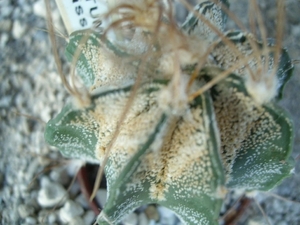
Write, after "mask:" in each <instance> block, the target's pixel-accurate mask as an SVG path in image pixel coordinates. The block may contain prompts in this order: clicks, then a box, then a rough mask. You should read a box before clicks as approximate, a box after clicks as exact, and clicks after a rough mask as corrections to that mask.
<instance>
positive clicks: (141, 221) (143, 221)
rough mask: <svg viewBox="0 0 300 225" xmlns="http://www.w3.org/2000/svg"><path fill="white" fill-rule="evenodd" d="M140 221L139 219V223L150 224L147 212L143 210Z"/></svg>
mask: <svg viewBox="0 0 300 225" xmlns="http://www.w3.org/2000/svg"><path fill="white" fill-rule="evenodd" d="M138 221H139V222H138V224H139V225H148V224H149V221H148V218H147V216H146V214H145V213H143V212H142V213H140V214H139V215H138Z"/></svg>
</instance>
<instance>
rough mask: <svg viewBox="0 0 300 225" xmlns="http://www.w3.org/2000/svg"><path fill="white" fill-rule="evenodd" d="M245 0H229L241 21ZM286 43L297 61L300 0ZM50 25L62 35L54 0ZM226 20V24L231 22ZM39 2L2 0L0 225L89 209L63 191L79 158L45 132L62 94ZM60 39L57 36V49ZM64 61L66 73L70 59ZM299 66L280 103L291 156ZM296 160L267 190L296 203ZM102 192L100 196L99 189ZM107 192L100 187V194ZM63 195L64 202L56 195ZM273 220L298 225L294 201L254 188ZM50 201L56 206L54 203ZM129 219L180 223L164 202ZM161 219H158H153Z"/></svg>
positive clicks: (250, 214)
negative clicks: (65, 154) (63, 151)
mask: <svg viewBox="0 0 300 225" xmlns="http://www.w3.org/2000/svg"><path fill="white" fill-rule="evenodd" d="M245 2H246V1H245V0H243V1H241V0H230V3H231V9H232V10H233V11H235V12H236V13H237V15H238V17H239V18H240V19H241V20H242V22H245V23H247V19H246V17H245V16H244V15H246V9H247V7H246V5H245ZM286 2H287V12H288V13H287V25H286V27H285V29H286V35H285V40H284V45H285V46H286V47H287V49H288V50H289V53H290V56H291V58H293V59H300V44H299V43H298V40H299V39H300V17H299V12H300V1H299V0H287V1H286ZM260 5H261V7H262V9H263V12H264V13H263V16H264V17H265V22H266V26H267V30H268V31H269V35H268V36H270V37H275V29H274V21H275V18H276V11H275V10H274V3H273V1H271V0H264V1H260ZM53 15H54V23H55V27H56V28H57V29H58V30H61V31H62V32H63V33H65V31H64V28H63V25H62V22H61V20H60V17H59V13H58V11H57V9H56V8H55V5H54V4H53ZM230 24H231V23H230V22H229V25H230ZM45 28H46V22H45V12H44V7H43V4H42V1H41V0H39V1H36V0H10V1H9V0H2V1H0V145H1V152H0V223H1V224H3V225H4V224H28V225H29V224H76V225H77V224H91V223H92V222H93V220H94V217H95V215H94V214H93V212H92V211H91V210H89V209H88V207H87V202H86V201H85V199H84V198H83V196H82V195H81V194H80V191H79V186H78V184H77V183H76V182H75V184H74V185H73V186H72V187H71V189H70V190H67V188H68V186H69V184H70V183H71V180H72V178H73V177H74V175H75V172H76V166H78V165H79V164H80V163H81V162H78V161H69V160H65V159H63V158H62V156H61V155H60V153H59V152H58V151H57V150H55V149H53V148H51V147H50V146H48V145H47V144H46V143H45V141H44V138H43V131H44V127H45V123H46V122H47V121H48V120H49V119H50V118H52V117H53V116H54V115H55V114H56V113H58V112H59V111H60V109H61V108H62V106H63V104H64V102H65V101H66V99H67V98H68V95H67V93H66V91H65V89H64V87H63V85H62V83H61V81H60V78H59V76H58V75H57V73H56V70H55V64H54V60H53V57H52V53H51V48H50V46H51V45H50V43H49V41H48V37H47V33H46V32H44V31H43V30H42V29H45ZM64 45H65V41H64V39H63V38H60V39H59V46H60V49H59V51H60V53H61V55H62V53H63V51H64ZM62 60H63V65H64V72H65V73H67V72H68V65H67V63H66V62H65V60H64V59H63V58H62ZM299 72H300V66H299V65H296V66H295V73H294V76H293V78H292V79H291V81H290V82H289V83H288V85H287V86H286V90H285V97H284V100H283V101H282V102H281V105H282V106H283V107H284V108H285V109H286V110H287V111H288V112H289V113H290V114H291V117H292V119H293V120H294V125H295V142H294V152H293V156H294V157H295V158H296V157H297V156H298V154H299V153H300V148H299V144H300V129H299V128H300V124H299V123H300V121H299V120H298V118H299V117H300V115H299V114H300V110H298V106H299V105H300V95H297V94H296V93H297V91H298V90H299V89H300V76H299ZM299 171H300V166H299V163H297V166H296V169H295V174H294V175H293V176H292V177H290V178H288V179H286V180H285V181H284V182H283V183H282V184H281V185H280V186H279V187H278V188H276V189H275V190H274V191H273V193H276V194H278V195H281V196H284V197H286V198H288V199H292V200H294V201H298V202H300V197H299V196H300V176H299ZM103 193H104V194H103ZM104 195H105V190H101V191H99V198H101V199H103V197H104ZM62 197H64V198H63V200H61V199H62ZM256 199H257V200H258V201H259V202H260V203H261V205H262V206H263V208H264V210H265V211H266V213H267V216H268V218H269V219H270V220H271V222H272V224H280V225H284V224H289V225H291V224H295V225H296V224H300V207H299V204H295V203H290V202H287V201H282V200H278V199H276V198H274V197H270V196H269V195H267V194H263V193H261V194H258V195H257V197H256ZM55 206H56V208H54V207H55ZM126 221H127V224H172V225H173V224H178V220H177V219H176V218H175V217H174V216H173V214H172V213H170V211H169V210H166V209H165V208H163V207H158V208H155V207H152V206H151V207H148V208H146V210H145V209H141V210H140V212H139V213H134V214H132V215H130V216H129V217H128V218H127V219H126ZM155 221H159V222H155ZM262 221H264V220H263V217H262V216H261V213H260V211H259V210H258V207H257V206H256V205H255V204H251V206H250V207H249V209H248V210H247V211H246V213H245V215H244V217H243V218H242V219H241V223H240V224H262V223H263V222H262Z"/></svg>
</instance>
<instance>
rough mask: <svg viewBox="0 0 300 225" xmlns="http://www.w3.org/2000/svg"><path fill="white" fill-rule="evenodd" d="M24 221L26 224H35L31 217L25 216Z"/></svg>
mask: <svg viewBox="0 0 300 225" xmlns="http://www.w3.org/2000/svg"><path fill="white" fill-rule="evenodd" d="M25 223H26V224H28V225H35V224H37V221H36V219H35V218H33V217H27V218H26V219H25Z"/></svg>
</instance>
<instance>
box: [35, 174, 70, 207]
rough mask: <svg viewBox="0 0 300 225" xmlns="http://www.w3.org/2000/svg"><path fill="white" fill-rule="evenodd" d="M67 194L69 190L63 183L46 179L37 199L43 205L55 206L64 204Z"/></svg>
mask: <svg viewBox="0 0 300 225" xmlns="http://www.w3.org/2000/svg"><path fill="white" fill-rule="evenodd" d="M66 196H67V191H66V190H65V188H64V187H63V186H62V185H61V184H58V183H54V182H52V183H51V182H49V181H46V180H44V181H43V183H42V187H41V189H40V190H39V192H38V197H37V200H38V203H39V205H40V206H42V207H53V206H57V205H62V204H63V203H64V201H65V200H64V199H65V198H66Z"/></svg>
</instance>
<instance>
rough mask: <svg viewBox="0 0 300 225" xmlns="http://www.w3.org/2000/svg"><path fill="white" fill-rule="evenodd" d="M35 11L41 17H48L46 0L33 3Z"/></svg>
mask: <svg viewBox="0 0 300 225" xmlns="http://www.w3.org/2000/svg"><path fill="white" fill-rule="evenodd" d="M33 13H34V14H35V15H37V16H39V17H43V18H47V12H46V6H45V3H44V0H39V1H37V2H35V3H34V5H33Z"/></svg>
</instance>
